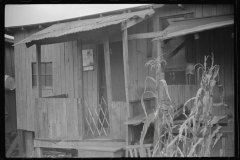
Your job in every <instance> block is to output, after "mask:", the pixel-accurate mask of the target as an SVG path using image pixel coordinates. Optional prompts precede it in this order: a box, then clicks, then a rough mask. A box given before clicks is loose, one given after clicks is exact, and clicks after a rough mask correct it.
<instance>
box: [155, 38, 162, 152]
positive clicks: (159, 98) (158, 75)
mask: <svg viewBox="0 0 240 160" xmlns="http://www.w3.org/2000/svg"><path fill="white" fill-rule="evenodd" d="M156 42H157V56H158V57H159V56H160V55H162V54H163V51H162V47H161V43H162V42H161V41H160V40H158V41H156ZM160 79H164V73H163V72H162V68H161V69H159V70H158V72H157V73H156V80H157V82H158V81H159V80H160ZM159 83H160V84H159V85H158V88H157V99H156V101H155V102H156V105H155V110H156V107H157V105H158V104H157V103H160V102H161V101H162V100H163V98H164V87H163V84H162V82H159ZM159 116H160V117H159V118H161V116H162V114H161V113H160V114H159ZM158 126H159V123H158V121H156V122H155V123H154V139H153V147H155V145H156V143H157V142H158V140H159V136H161V133H162V128H160V129H159V133H158ZM159 144H160V145H159V150H160V151H161V150H162V144H161V143H159Z"/></svg>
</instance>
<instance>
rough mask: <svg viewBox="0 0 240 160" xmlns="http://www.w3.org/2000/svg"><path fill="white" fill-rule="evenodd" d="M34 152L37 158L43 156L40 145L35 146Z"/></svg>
mask: <svg viewBox="0 0 240 160" xmlns="http://www.w3.org/2000/svg"><path fill="white" fill-rule="evenodd" d="M35 150H36V154H37V158H42V157H43V151H42V148H40V147H36V149H35Z"/></svg>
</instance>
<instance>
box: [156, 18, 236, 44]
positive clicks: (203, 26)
mask: <svg viewBox="0 0 240 160" xmlns="http://www.w3.org/2000/svg"><path fill="white" fill-rule="evenodd" d="M233 24H234V16H233V15H225V16H215V17H205V18H195V19H188V20H180V21H175V22H173V23H172V24H171V25H169V26H168V27H167V28H166V29H165V30H164V31H163V34H162V35H161V36H159V37H157V38H155V39H153V40H152V41H155V40H166V39H170V38H173V37H177V36H183V35H187V34H191V33H196V32H201V31H204V30H210V29H214V28H218V27H223V26H228V25H233Z"/></svg>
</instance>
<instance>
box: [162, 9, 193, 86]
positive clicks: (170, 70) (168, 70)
mask: <svg viewBox="0 0 240 160" xmlns="http://www.w3.org/2000/svg"><path fill="white" fill-rule="evenodd" d="M194 16H195V15H194V12H188V13H182V14H176V15H169V16H159V17H158V20H159V22H158V23H159V31H163V30H164V29H166V28H167V27H168V26H166V27H165V28H164V29H163V27H164V26H163V20H168V19H173V18H184V19H191V18H194ZM170 24H171V23H169V25H170ZM184 54H186V53H184ZM185 60H186V59H185ZM182 71H184V72H185V84H171V85H196V81H195V80H194V84H189V83H188V80H187V78H188V77H187V74H186V69H185V68H184V67H177V68H176V67H167V68H164V73H165V74H166V73H170V74H171V73H174V72H182ZM191 76H192V75H191ZM193 78H194V79H195V78H196V77H195V75H194V77H193Z"/></svg>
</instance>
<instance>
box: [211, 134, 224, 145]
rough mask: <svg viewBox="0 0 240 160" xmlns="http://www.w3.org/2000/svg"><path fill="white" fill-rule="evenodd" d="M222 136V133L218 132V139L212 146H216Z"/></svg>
mask: <svg viewBox="0 0 240 160" xmlns="http://www.w3.org/2000/svg"><path fill="white" fill-rule="evenodd" d="M221 136H222V133H218V134H217V137H216V139H215V141H214V143H213V146H212V148H213V147H214V146H215V144H216V143H217V142H218V140H219V139H220V138H221Z"/></svg>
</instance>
